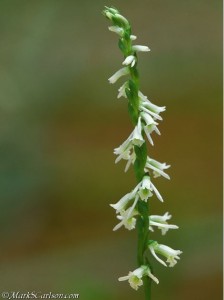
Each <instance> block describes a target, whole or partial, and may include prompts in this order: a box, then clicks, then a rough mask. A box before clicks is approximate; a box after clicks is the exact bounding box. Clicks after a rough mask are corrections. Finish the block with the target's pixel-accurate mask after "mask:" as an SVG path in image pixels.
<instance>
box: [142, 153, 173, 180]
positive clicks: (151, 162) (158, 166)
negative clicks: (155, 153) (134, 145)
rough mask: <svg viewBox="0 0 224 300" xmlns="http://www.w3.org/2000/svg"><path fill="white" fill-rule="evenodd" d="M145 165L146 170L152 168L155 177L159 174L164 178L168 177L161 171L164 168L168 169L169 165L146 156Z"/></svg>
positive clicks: (168, 177)
mask: <svg viewBox="0 0 224 300" xmlns="http://www.w3.org/2000/svg"><path fill="white" fill-rule="evenodd" d="M145 166H146V168H145V170H146V171H147V168H149V169H152V170H153V175H154V177H155V178H156V177H159V176H163V177H165V178H166V179H170V176H169V175H168V174H166V173H165V172H164V171H163V170H165V169H168V168H169V167H170V165H167V164H166V163H160V162H158V161H157V160H155V159H152V158H149V157H147V161H146V165H145Z"/></svg>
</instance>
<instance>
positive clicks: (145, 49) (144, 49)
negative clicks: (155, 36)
mask: <svg viewBox="0 0 224 300" xmlns="http://www.w3.org/2000/svg"><path fill="white" fill-rule="evenodd" d="M132 50H133V51H141V52H148V51H150V49H149V47H148V46H141V45H134V46H132Z"/></svg>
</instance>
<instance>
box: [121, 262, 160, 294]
mask: <svg viewBox="0 0 224 300" xmlns="http://www.w3.org/2000/svg"><path fill="white" fill-rule="evenodd" d="M144 276H148V277H150V278H151V279H152V280H153V281H155V282H156V283H157V284H158V283H159V280H158V279H157V278H156V277H155V276H154V275H153V274H152V273H151V271H150V269H149V267H148V266H144V265H143V266H141V267H139V268H138V269H136V270H134V271H133V272H129V273H128V275H127V276H123V277H120V278H118V280H119V281H124V280H128V282H129V284H130V286H131V287H132V288H133V289H134V290H136V291H137V290H138V288H139V287H140V286H142V285H143V281H142V277H144Z"/></svg>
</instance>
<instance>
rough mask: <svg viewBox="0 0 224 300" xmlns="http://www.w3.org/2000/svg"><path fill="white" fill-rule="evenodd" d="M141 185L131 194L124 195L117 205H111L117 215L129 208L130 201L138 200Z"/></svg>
mask: <svg viewBox="0 0 224 300" xmlns="http://www.w3.org/2000/svg"><path fill="white" fill-rule="evenodd" d="M138 187H139V184H138V185H137V186H136V187H135V188H134V189H133V191H131V192H130V193H128V194H126V195H124V196H123V197H122V198H121V199H120V200H119V201H118V202H117V203H115V204H110V206H111V207H113V208H114V209H116V213H121V212H123V211H124V210H126V208H127V206H128V205H129V203H130V201H132V200H133V199H134V198H136V197H137V196H138V195H137V191H138Z"/></svg>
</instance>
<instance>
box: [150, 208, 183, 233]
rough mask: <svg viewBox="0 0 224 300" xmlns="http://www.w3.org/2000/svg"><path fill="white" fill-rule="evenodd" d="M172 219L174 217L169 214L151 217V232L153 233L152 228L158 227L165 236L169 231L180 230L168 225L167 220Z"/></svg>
mask: <svg viewBox="0 0 224 300" xmlns="http://www.w3.org/2000/svg"><path fill="white" fill-rule="evenodd" d="M171 217H172V216H171V215H169V213H168V212H166V213H165V214H164V215H163V216H158V215H151V216H149V230H151V231H153V227H152V226H157V227H158V228H159V229H161V232H162V235H165V234H166V232H167V231H168V230H169V229H178V228H179V227H178V226H176V225H172V224H168V223H167V220H170V219H171Z"/></svg>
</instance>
